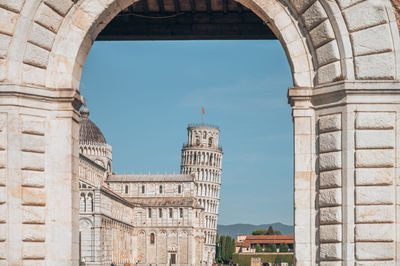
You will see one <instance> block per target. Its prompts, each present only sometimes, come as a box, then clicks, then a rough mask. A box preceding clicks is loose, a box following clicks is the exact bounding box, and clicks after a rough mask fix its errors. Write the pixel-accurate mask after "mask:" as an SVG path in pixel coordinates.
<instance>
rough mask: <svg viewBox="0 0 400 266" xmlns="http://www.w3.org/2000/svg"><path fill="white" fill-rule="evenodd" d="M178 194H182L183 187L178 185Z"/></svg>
mask: <svg viewBox="0 0 400 266" xmlns="http://www.w3.org/2000/svg"><path fill="white" fill-rule="evenodd" d="M178 193H179V194H180V193H182V186H181V185H178Z"/></svg>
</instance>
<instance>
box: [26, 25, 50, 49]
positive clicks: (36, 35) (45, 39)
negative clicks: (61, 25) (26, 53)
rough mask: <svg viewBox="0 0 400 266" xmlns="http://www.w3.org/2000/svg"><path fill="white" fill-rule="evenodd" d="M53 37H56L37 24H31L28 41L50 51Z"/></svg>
mask: <svg viewBox="0 0 400 266" xmlns="http://www.w3.org/2000/svg"><path fill="white" fill-rule="evenodd" d="M55 37H56V35H55V34H54V33H53V32H52V31H50V30H48V29H46V28H45V27H43V26H41V25H39V24H37V23H33V25H32V30H31V35H30V37H29V41H30V42H31V43H33V44H36V45H38V46H40V47H42V48H45V49H47V50H48V51H51V48H52V47H53V42H54V39H55Z"/></svg>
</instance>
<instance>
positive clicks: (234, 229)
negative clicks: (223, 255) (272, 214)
mask: <svg viewBox="0 0 400 266" xmlns="http://www.w3.org/2000/svg"><path fill="white" fill-rule="evenodd" d="M269 226H272V228H274V230H278V231H281V233H282V235H292V234H293V232H294V231H293V230H294V228H293V226H291V225H286V224H282V223H273V224H260V225H254V224H230V225H218V234H219V235H229V236H231V237H234V238H236V236H237V235H251V232H253V231H254V230H257V229H268V227H269Z"/></svg>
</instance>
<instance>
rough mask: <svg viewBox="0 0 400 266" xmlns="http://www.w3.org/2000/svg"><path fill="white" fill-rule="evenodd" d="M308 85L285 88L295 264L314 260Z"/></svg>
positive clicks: (313, 178) (312, 142)
mask: <svg viewBox="0 0 400 266" xmlns="http://www.w3.org/2000/svg"><path fill="white" fill-rule="evenodd" d="M311 92H312V91H311V89H310V88H301V87H295V88H289V94H288V97H289V103H290V104H291V106H292V108H293V109H292V116H293V124H294V127H293V129H294V197H293V198H294V231H295V239H296V241H295V251H296V253H295V261H296V265H297V266H306V265H313V263H314V262H315V256H316V255H315V250H316V248H315V216H316V211H315V198H316V174H315V161H316V160H315V112H314V109H313V108H312V104H311Z"/></svg>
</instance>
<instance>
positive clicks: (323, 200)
mask: <svg viewBox="0 0 400 266" xmlns="http://www.w3.org/2000/svg"><path fill="white" fill-rule="evenodd" d="M318 203H319V206H321V207H333V206H339V205H341V204H342V189H341V188H329V189H320V190H319V201H318Z"/></svg>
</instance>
